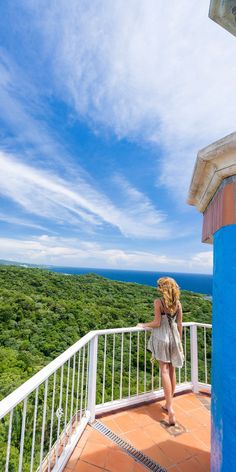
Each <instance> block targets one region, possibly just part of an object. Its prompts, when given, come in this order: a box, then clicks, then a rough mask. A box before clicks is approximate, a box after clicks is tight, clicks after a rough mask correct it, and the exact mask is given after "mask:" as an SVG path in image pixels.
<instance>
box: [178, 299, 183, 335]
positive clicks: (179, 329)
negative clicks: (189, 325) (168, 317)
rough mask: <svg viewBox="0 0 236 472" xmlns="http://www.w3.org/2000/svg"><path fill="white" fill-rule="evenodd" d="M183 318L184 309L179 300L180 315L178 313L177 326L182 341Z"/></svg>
mask: <svg viewBox="0 0 236 472" xmlns="http://www.w3.org/2000/svg"><path fill="white" fill-rule="evenodd" d="M182 319H183V310H182V305H181V303H180V302H179V310H178V315H177V328H178V331H179V335H180V339H181V341H182Z"/></svg>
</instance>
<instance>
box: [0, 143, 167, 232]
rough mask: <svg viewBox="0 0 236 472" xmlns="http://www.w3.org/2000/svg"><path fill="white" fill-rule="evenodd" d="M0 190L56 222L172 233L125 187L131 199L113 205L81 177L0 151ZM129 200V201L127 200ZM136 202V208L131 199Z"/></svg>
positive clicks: (163, 219)
mask: <svg viewBox="0 0 236 472" xmlns="http://www.w3.org/2000/svg"><path fill="white" fill-rule="evenodd" d="M0 168H1V173H0V193H1V194H2V195H4V196H6V197H8V198H10V199H12V200H14V202H16V203H18V204H19V205H20V206H21V207H22V208H24V209H25V210H26V211H27V212H29V213H33V214H36V215H40V216H43V217H46V218H51V219H53V220H54V221H57V222H58V223H59V224H73V225H76V224H77V225H79V224H80V222H81V221H84V222H86V224H87V225H88V226H95V227H96V226H101V225H103V224H109V225H112V226H113V227H116V228H117V229H118V230H119V231H120V232H121V233H122V234H123V235H125V236H132V237H135V238H155V239H163V238H167V237H170V236H171V225H170V224H169V223H168V222H167V219H166V216H165V214H164V213H163V212H158V210H156V209H155V208H154V207H153V205H152V204H151V203H150V202H149V201H148V199H147V197H145V196H144V195H142V194H141V192H138V191H137V190H135V189H134V188H131V187H127V188H126V190H128V191H129V193H130V194H131V195H130V196H131V199H130V200H129V199H125V200H124V202H125V204H124V205H123V206H122V207H120V208H119V207H117V206H115V205H114V204H113V203H112V201H111V200H109V198H107V197H106V195H104V194H102V193H98V192H97V191H96V190H95V189H94V188H92V187H91V186H90V185H89V184H88V183H87V182H84V181H83V180H82V179H80V180H79V179H78V178H77V179H76V184H75V182H73V181H66V180H64V179H62V178H61V177H59V176H58V175H56V174H52V173H50V172H46V171H45V170H42V169H38V168H36V167H32V166H29V165H26V164H24V163H22V162H20V161H19V160H16V159H15V158H14V157H12V156H10V155H8V154H6V153H1V152H0ZM130 202H131V204H130ZM134 202H135V209H134V208H133V203H134Z"/></svg>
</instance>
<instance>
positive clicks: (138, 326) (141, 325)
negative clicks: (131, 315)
mask: <svg viewBox="0 0 236 472" xmlns="http://www.w3.org/2000/svg"><path fill="white" fill-rule="evenodd" d="M136 328H144V326H143V323H138V324H137V325H136Z"/></svg>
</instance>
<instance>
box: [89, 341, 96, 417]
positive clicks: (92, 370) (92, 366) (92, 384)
mask: <svg viewBox="0 0 236 472" xmlns="http://www.w3.org/2000/svg"><path fill="white" fill-rule="evenodd" d="M97 354H98V335H97V334H96V335H95V336H94V337H93V338H92V339H91V341H90V345H89V374H88V406H87V409H88V410H89V413H90V418H89V423H93V421H94V420H95V407H96V385H97Z"/></svg>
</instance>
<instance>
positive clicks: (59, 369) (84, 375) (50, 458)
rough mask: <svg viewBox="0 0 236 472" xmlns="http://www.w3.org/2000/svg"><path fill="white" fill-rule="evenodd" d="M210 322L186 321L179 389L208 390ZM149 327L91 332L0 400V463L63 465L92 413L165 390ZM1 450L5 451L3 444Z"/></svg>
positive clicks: (26, 471) (6, 467) (30, 470)
mask: <svg viewBox="0 0 236 472" xmlns="http://www.w3.org/2000/svg"><path fill="white" fill-rule="evenodd" d="M210 328H211V325H209V324H203V323H193V322H186V323H183V339H182V341H183V348H184V354H185V362H184V366H183V368H182V369H177V385H176V392H180V391H185V390H188V389H192V390H193V391H194V392H197V391H198V390H199V388H202V387H204V388H206V389H209V390H210V387H211V386H210V379H209V375H210V353H211V347H210V346H211V339H210V337H211V332H210ZM149 331H151V329H150V328H147V329H143V328H137V327H134V328H115V329H104V330H97V331H90V332H89V333H88V334H86V336H84V337H83V338H81V339H80V340H79V341H78V342H76V343H75V344H74V345H73V346H71V347H70V348H69V349H67V350H66V351H65V352H64V353H63V354H61V355H60V356H59V357H57V358H56V359H55V360H54V361H52V362H51V363H50V364H48V365H47V366H46V367H44V368H43V369H42V370H40V371H39V372H38V373H37V374H36V375H34V376H33V377H32V378H31V379H29V380H28V381H27V382H25V383H24V384H23V385H21V386H20V387H19V388H18V389H16V390H15V391H14V392H12V393H11V394H10V395H8V396H7V397H6V398H5V399H3V400H2V401H1V402H0V420H1V423H0V470H1V471H3V472H10V471H14V472H15V471H16V472H43V471H47V472H50V471H53V472H59V471H63V469H64V467H65V464H66V462H67V460H68V458H69V456H70V454H71V452H72V451H73V449H74V447H75V445H76V444H77V441H78V439H79V437H80V436H81V434H82V433H83V431H84V428H85V427H86V424H87V423H88V422H92V421H94V418H95V415H96V414H98V413H101V412H105V411H111V410H115V409H117V408H121V407H125V406H127V405H132V404H137V403H140V402H143V401H148V400H152V399H155V398H159V397H161V396H163V393H164V392H163V389H162V387H161V376H160V371H159V367H158V363H155V365H154V363H153V362H152V363H150V357H151V353H150V352H149V351H148V350H147V335H148V334H149V333H148V332H149ZM1 449H2V450H1Z"/></svg>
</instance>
